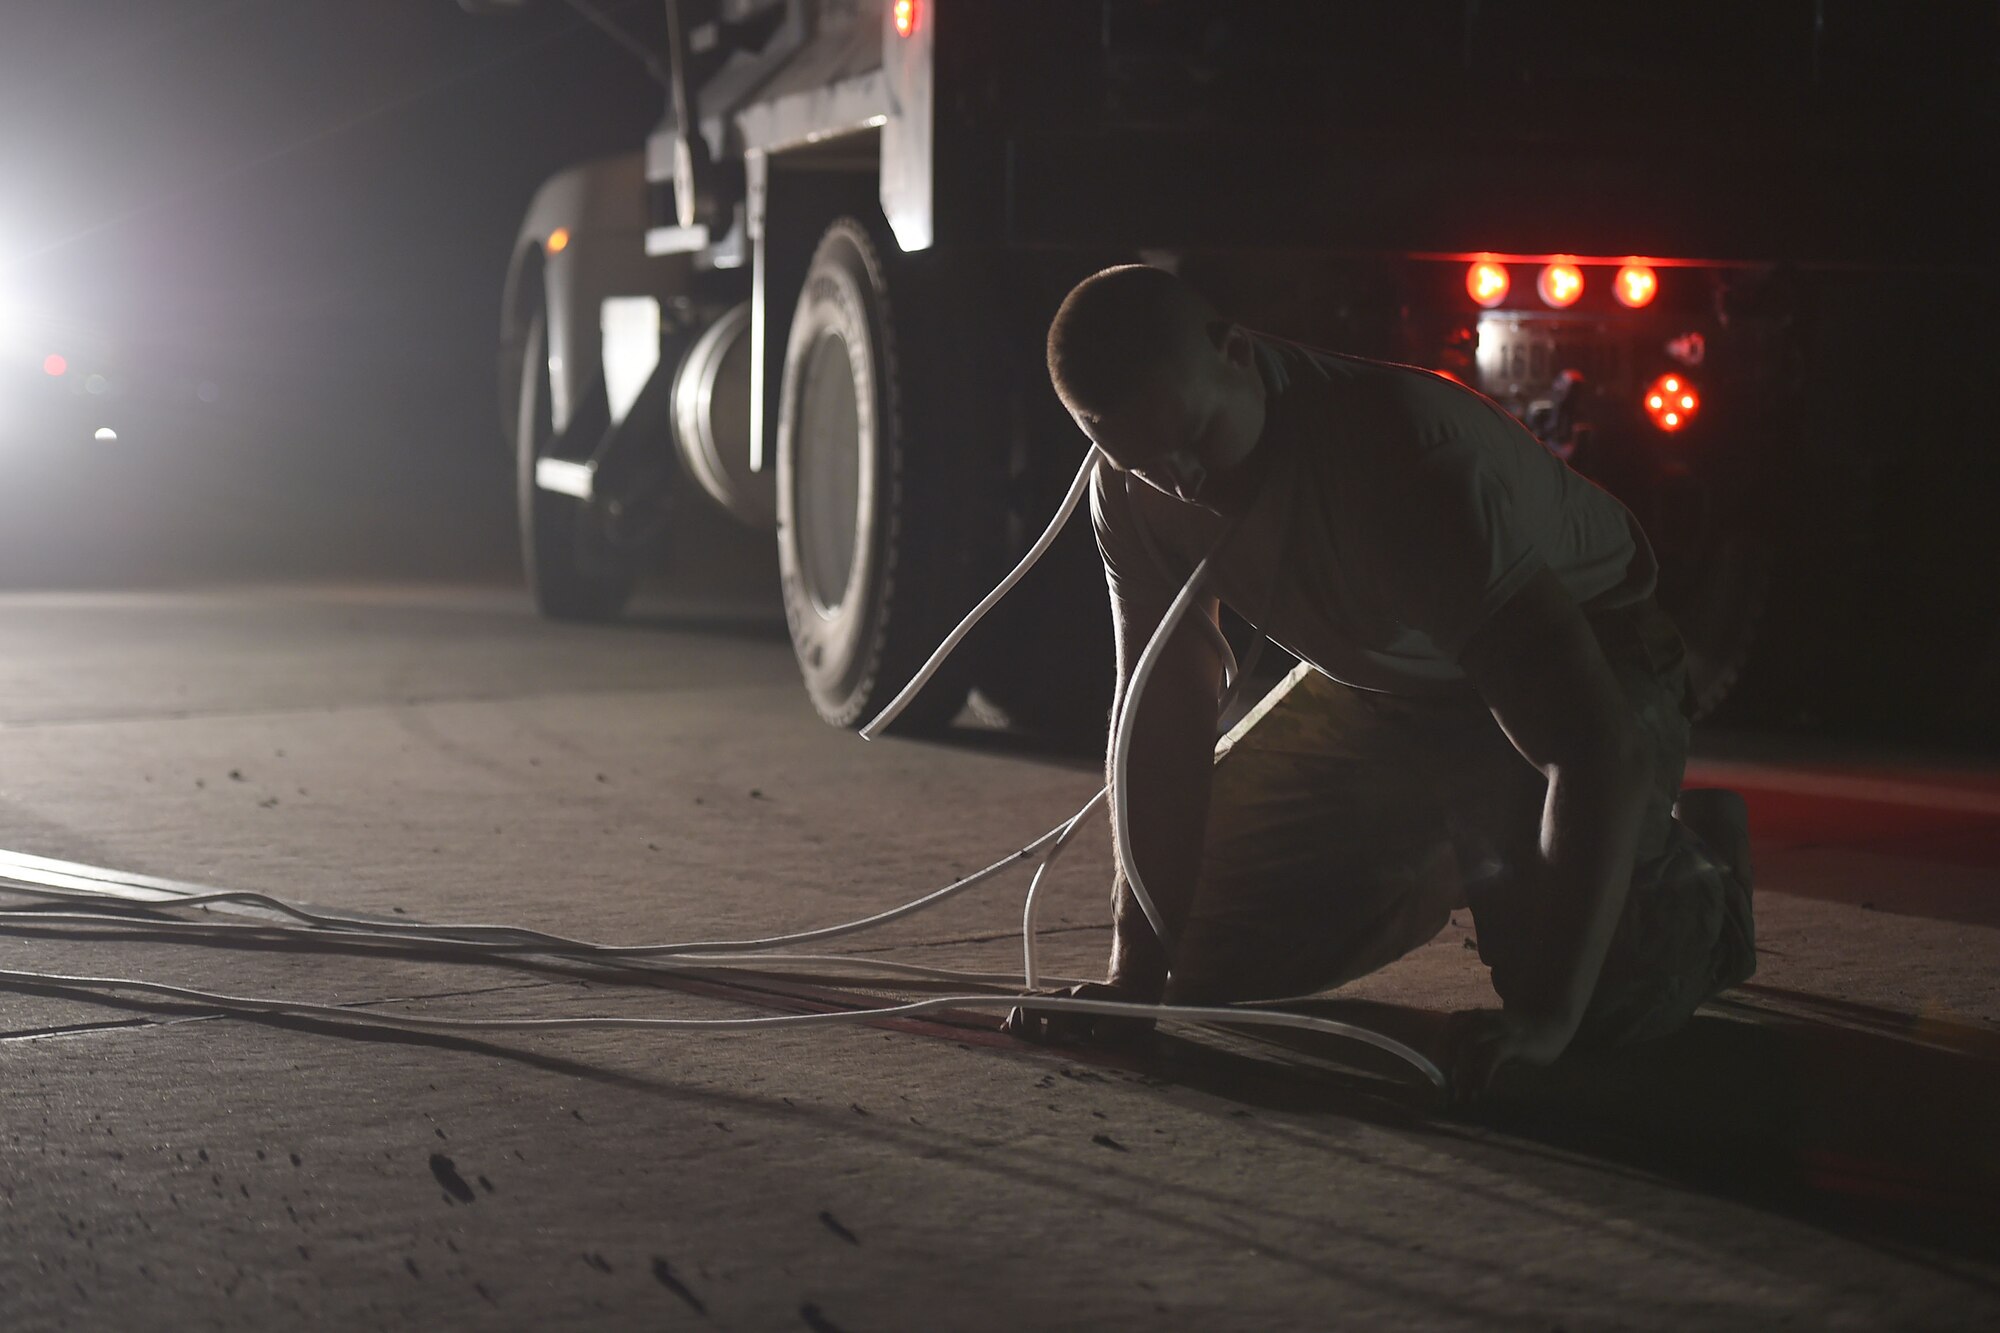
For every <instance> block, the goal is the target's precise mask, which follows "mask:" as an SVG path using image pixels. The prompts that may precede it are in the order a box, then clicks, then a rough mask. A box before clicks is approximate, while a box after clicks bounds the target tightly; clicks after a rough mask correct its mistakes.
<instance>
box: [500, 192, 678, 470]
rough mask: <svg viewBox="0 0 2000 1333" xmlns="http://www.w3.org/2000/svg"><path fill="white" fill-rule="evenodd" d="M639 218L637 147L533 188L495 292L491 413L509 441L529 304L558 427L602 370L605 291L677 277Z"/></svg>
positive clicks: (656, 288)
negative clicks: (542, 315) (543, 323)
mask: <svg viewBox="0 0 2000 1333" xmlns="http://www.w3.org/2000/svg"><path fill="white" fill-rule="evenodd" d="M646 224H647V217H646V176H645V159H644V155H643V154H641V153H629V154H622V155H620V156H617V157H607V158H600V159H597V160H595V161H590V162H581V163H578V164H577V165H575V166H572V167H567V168H565V169H564V170H562V171H559V172H557V173H556V174H555V175H553V176H551V177H549V179H548V180H546V181H544V182H543V183H542V186H541V188H540V189H538V190H536V191H535V196H534V199H533V200H532V201H531V202H530V203H529V205H528V211H527V214H526V216H524V217H523V218H522V220H521V229H520V231H519V233H518V234H517V235H516V236H515V238H514V250H513V256H512V258H511V260H510V261H509V263H508V266H507V285H506V288H505V290H504V293H503V295H502V297H501V308H500V311H501V312H500V365H499V374H500V384H499V389H500V420H501V424H502V426H503V427H505V431H506V439H507V440H509V441H510V442H511V441H512V440H514V439H515V438H516V426H517V425H518V423H517V422H516V420H515V417H516V415H517V413H518V412H519V402H520V394H519V385H520V382H521V370H522V365H521V361H522V358H523V356H524V355H525V354H526V348H527V340H528V329H529V326H530V325H531V324H532V323H533V322H534V317H535V313H536V311H537V310H538V309H541V310H545V311H546V312H547V319H548V325H547V327H548V354H549V386H550V392H549V398H550V408H551V409H552V415H553V417H554V420H555V428H556V431H557V432H558V433H560V432H562V431H563V430H565V429H566V428H567V427H568V425H569V422H570V418H571V416H572V415H573V414H574V413H575V411H576V407H577V405H578V404H579V403H581V402H583V401H584V400H585V398H586V396H587V395H588V394H589V392H590V389H591V385H592V382H593V381H594V380H595V379H596V378H597V377H598V376H600V375H602V374H603V340H602V331H601V329H600V327H599V308H600V304H601V302H602V301H603V300H604V298H605V297H607V296H631V295H658V296H662V297H665V296H670V295H672V294H674V293H675V292H676V291H677V290H678V289H679V287H680V285H681V282H682V281H684V278H685V268H686V264H685V263H684V262H676V261H675V259H673V258H661V259H655V258H650V257H648V256H647V254H646ZM559 234H560V235H559ZM558 236H559V240H558V241H557V242H556V243H554V244H552V243H551V238H552V237H558Z"/></svg>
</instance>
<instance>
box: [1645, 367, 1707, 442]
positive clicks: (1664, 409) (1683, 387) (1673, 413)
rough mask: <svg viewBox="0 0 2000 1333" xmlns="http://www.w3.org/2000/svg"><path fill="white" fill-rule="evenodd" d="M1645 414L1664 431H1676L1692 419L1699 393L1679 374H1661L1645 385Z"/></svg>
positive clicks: (1697, 409)
mask: <svg viewBox="0 0 2000 1333" xmlns="http://www.w3.org/2000/svg"><path fill="white" fill-rule="evenodd" d="M1645 402H1646V415H1647V416H1648V417H1651V418H1652V421H1653V424H1654V425H1655V426H1658V427H1659V428H1660V429H1661V430H1664V431H1676V430H1679V429H1680V428H1681V427H1683V426H1685V425H1687V424H1688V422H1690V421H1692V420H1694V414H1695V413H1696V412H1697V411H1699V410H1700V409H1701V395H1700V394H1698V393H1696V392H1695V387H1694V385H1692V384H1689V383H1688V382H1687V381H1686V380H1685V379H1683V378H1681V377H1680V376H1679V375H1662V376H1660V377H1659V378H1658V379H1656V380H1654V381H1653V382H1652V383H1651V384H1649V385H1647V386H1646V396H1645Z"/></svg>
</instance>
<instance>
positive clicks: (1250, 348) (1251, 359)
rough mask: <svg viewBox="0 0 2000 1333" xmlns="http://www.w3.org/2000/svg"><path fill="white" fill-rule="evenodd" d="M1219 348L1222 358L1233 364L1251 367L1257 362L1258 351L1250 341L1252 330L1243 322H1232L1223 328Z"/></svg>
mask: <svg viewBox="0 0 2000 1333" xmlns="http://www.w3.org/2000/svg"><path fill="white" fill-rule="evenodd" d="M1217 350H1218V351H1220V352H1221V353H1222V359H1223V360H1225V361H1227V362H1228V363H1229V364H1230V365H1232V366H1240V367H1243V368H1246V369H1247V368H1249V367H1251V366H1254V365H1256V364H1257V351H1256V348H1255V346H1254V345H1253V344H1252V343H1251V341H1250V330H1248V329H1246V328H1244V327H1243V326H1242V325H1241V324H1231V325H1229V326H1227V327H1226V328H1224V329H1223V331H1222V338H1221V341H1220V342H1219V343H1218V344H1217Z"/></svg>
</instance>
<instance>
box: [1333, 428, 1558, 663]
mask: <svg viewBox="0 0 2000 1333" xmlns="http://www.w3.org/2000/svg"><path fill="white" fill-rule="evenodd" d="M1424 435H1425V436H1427V437H1428V438H1424V439H1421V440H1418V441H1414V442H1413V443H1412V446H1411V447H1410V448H1409V449H1407V450H1400V451H1394V461H1393V462H1391V463H1390V464H1388V465H1387V466H1386V467H1385V468H1384V469H1383V471H1382V473H1381V474H1380V475H1378V476H1377V477H1376V478H1374V479H1373V480H1374V482H1375V484H1374V485H1373V486H1370V487H1368V488H1367V490H1368V491H1369V494H1368V495H1367V496H1366V497H1365V499H1364V501H1363V504H1362V505H1361V506H1360V508H1361V510H1362V513H1361V514H1360V515H1358V516H1357V526H1359V527H1361V528H1363V529H1364V530H1365V538H1366V539H1365V540H1364V542H1363V543H1361V545H1362V546H1363V548H1364V549H1365V550H1366V552H1367V557H1366V558H1367V560H1368V564H1369V566H1370V569H1369V574H1370V582H1371V583H1372V584H1373V586H1374V587H1375V589H1376V591H1377V594H1378V597H1379V599H1380V603H1379V604H1380V609H1381V611H1382V612H1383V614H1384V615H1386V616H1387V617H1388V618H1389V619H1390V620H1392V621H1394V622H1396V623H1398V624H1401V625H1405V626H1407V627H1408V628H1410V629H1413V630H1416V631H1418V632H1419V633H1421V634H1423V635H1424V636H1425V637H1427V638H1429V639H1430V640H1431V642H1432V643H1433V644H1434V645H1435V646H1436V647H1437V649H1438V651H1439V652H1441V653H1443V654H1444V655H1445V656H1447V657H1449V658H1451V659H1453V660H1454V661H1455V660H1457V659H1458V657H1459V656H1460V655H1461V654H1462V653H1463V652H1464V651H1465V645H1466V644H1467V643H1469V642H1470V641H1471V640H1472V638H1473V636H1474V635H1476V634H1477V633H1478V632H1479V631H1480V630H1481V629H1482V628H1484V627H1485V625H1486V622H1487V621H1489V620H1491V619H1492V618H1493V614H1494V612H1496V611H1498V610H1499V609H1500V608H1501V607H1502V606H1504V605H1506V604H1507V602H1508V600H1509V599H1511V598H1512V597H1513V596H1514V594H1515V593H1517V592H1519V591H1520V590H1521V589H1522V587H1523V586H1525V585H1526V584H1527V582H1528V581H1529V580H1530V579H1531V578H1533V577H1534V576H1535V574H1536V572H1537V571H1538V570H1540V569H1541V568H1542V567H1543V565H1544V563H1545V562H1544V558H1543V555H1542V552H1541V550H1540V549H1539V547H1538V546H1537V544H1536V542H1535V538H1534V534H1533V532H1532V531H1531V530H1530V527H1529V525H1528V523H1527V522H1526V521H1525V519H1524V516H1523V515H1522V514H1521V513H1520V512H1519V507H1518V506H1517V505H1516V504H1515V496H1514V493H1513V487H1512V486H1511V485H1510V483H1509V479H1508V477H1507V475H1506V472H1505V468H1504V462H1505V460H1506V458H1507V457H1508V453H1507V451H1506V450H1503V449H1495V448H1491V447H1487V445H1488V444H1490V442H1482V441H1481V440H1480V438H1479V437H1478V435H1477V433H1476V432H1464V431H1457V430H1453V431H1445V432H1435V431H1426V432H1424Z"/></svg>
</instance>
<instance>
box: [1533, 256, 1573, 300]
mask: <svg viewBox="0 0 2000 1333" xmlns="http://www.w3.org/2000/svg"><path fill="white" fill-rule="evenodd" d="M1535 288H1536V290H1537V291H1539V292H1541V294H1542V300H1543V301H1545V302H1547V303H1548V304H1549V305H1552V306H1554V307H1555V308H1556V309H1558V310H1560V309H1562V308H1563V307H1564V306H1572V305H1575V304H1576V298H1577V297H1579V296H1582V295H1583V270H1582V269H1580V268H1578V267H1577V266H1576V265H1574V264H1572V263H1569V262H1568V261H1566V260H1558V261H1557V262H1556V263H1553V264H1550V265H1549V266H1548V267H1547V268H1544V269H1543V270H1542V276H1541V279H1540V280H1539V281H1538V282H1536V284H1535Z"/></svg>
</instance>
